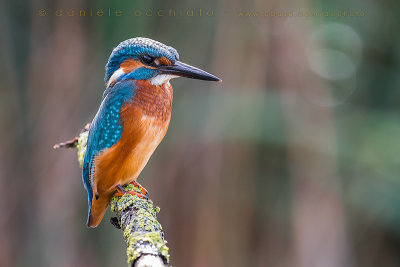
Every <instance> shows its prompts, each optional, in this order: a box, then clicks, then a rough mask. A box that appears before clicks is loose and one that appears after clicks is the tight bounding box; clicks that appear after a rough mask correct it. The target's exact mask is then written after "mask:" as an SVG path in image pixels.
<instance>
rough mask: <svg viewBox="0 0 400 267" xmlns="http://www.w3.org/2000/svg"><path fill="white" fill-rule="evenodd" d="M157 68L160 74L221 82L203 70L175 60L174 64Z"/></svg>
mask: <svg viewBox="0 0 400 267" xmlns="http://www.w3.org/2000/svg"><path fill="white" fill-rule="evenodd" d="M158 70H159V71H160V73H162V74H170V75H177V76H181V77H186V78H191V79H198V80H205V81H215V82H221V81H222V80H221V79H220V78H218V77H216V76H214V75H212V74H210V73H208V72H205V71H204V70H201V69H198V68H196V67H193V66H190V65H188V64H185V63H182V62H180V61H176V62H175V64H174V65H171V66H160V67H158Z"/></svg>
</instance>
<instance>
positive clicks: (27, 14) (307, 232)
mask: <svg viewBox="0 0 400 267" xmlns="http://www.w3.org/2000/svg"><path fill="white" fill-rule="evenodd" d="M109 8H110V9H111V10H110V12H111V13H110V14H111V16H109V15H108V9H109ZM90 9H92V10H93V11H92V12H93V15H92V16H90V15H89V12H90ZM200 9H201V10H202V14H201V15H200ZM60 10H62V11H61V12H62V13H61V12H60ZM81 10H83V11H85V12H86V16H83V13H81ZM98 10H103V12H104V13H103V16H98V15H97V11H98ZM117 10H120V11H122V15H121V16H116V15H115V13H113V12H115V11H117ZM160 10H162V12H161V13H159V11H160ZM171 10H172V11H173V12H172V11H171ZM192 12H193V16H191V14H192ZM256 12H258V13H256ZM345 12H346V13H345ZM399 12H400V5H399V3H398V2H397V1H390V0H384V1H361V0H356V1H352V2H351V3H349V1H335V3H332V2H330V1H326V0H322V1H299V2H297V3H292V2H290V1H278V0H270V1H266V0H264V1H259V0H255V1H244V0H218V1H211V0H205V1H201V2H200V1H193V0H192V1H182V0H176V1H168V0H167V1H158V2H157V1H151V0H146V1H144V0H139V1H110V0H109V1H105V0H103V1H93V0H91V1H84V0H72V1H67V0H59V1H50V0H48V1H41V0H37V1H20V0H13V1H1V2H0V62H1V64H0V111H1V112H0V125H1V127H0V148H1V150H0V211H1V216H0V237H1V241H0V266H126V253H125V242H124V241H123V236H122V232H120V231H119V230H116V229H114V228H113V227H112V226H111V225H110V224H109V223H108V219H109V217H110V216H111V213H110V212H108V213H107V215H106V216H105V219H104V220H103V222H102V224H101V225H100V226H99V227H98V228H97V229H87V228H86V227H85V221H86V212H87V199H86V192H85V190H84V188H83V185H82V182H81V172H80V169H79V166H78V163H77V157H76V153H75V151H73V150H53V148H52V147H53V145H54V144H55V143H58V142H61V141H65V140H69V139H71V138H72V137H74V136H76V135H77V134H78V133H79V131H80V129H81V128H82V127H83V126H84V125H85V124H86V123H87V122H89V121H91V120H92V118H93V117H94V115H95V113H96V111H97V108H98V106H99V104H100V100H101V96H102V92H103V90H104V89H105V88H104V87H105V86H104V81H103V77H104V65H105V64H106V62H107V60H108V57H109V55H110V53H111V51H112V49H113V47H115V46H117V45H118V44H119V42H121V41H123V40H125V39H128V38H131V37H136V36H144V37H149V38H152V39H155V40H158V41H160V42H163V43H165V44H168V45H171V46H173V47H175V48H176V49H177V50H178V51H179V53H180V58H181V60H182V61H184V62H186V63H189V64H192V65H195V66H197V67H200V68H203V69H205V70H207V71H209V72H211V73H213V74H215V75H217V76H219V77H221V78H222V79H223V83H218V84H217V83H207V82H204V81H196V80H189V79H176V80H173V81H172V85H173V87H174V93H175V94H174V104H173V116H172V121H171V124H170V129H169V131H168V133H167V135H166V137H165V139H164V141H163V142H162V143H161V145H160V146H159V148H158V149H157V150H156V152H155V154H154V155H153V157H152V158H151V160H150V161H149V163H148V164H147V166H146V168H145V170H144V171H143V173H142V174H141V176H140V178H139V181H140V183H141V184H142V185H143V186H145V187H146V188H147V189H148V190H149V191H150V195H151V198H152V199H153V201H154V202H155V203H156V204H157V205H158V206H160V207H161V212H160V214H159V220H160V222H161V223H162V225H163V227H164V230H165V236H166V239H167V240H168V243H169V246H170V253H171V260H172V264H173V266H195V267H202V266H271V267H280V266H282V267H285V266H290V267H292V266H293V267H342V266H343V267H347V266H351V267H353V266H354V267H356V266H360V267H375V266H386V267H390V266H400V253H399V251H400V207H399V203H400V179H399V172H400V118H399V116H400V111H399V107H400V90H399V89H400V75H399V72H400V49H399V48H400V34H399V30H398V25H400V17H399V16H398V14H399ZM173 13H175V16H174V15H173ZM146 14H147V15H146ZM162 15H164V16H162Z"/></svg>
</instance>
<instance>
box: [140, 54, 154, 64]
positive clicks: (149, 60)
mask: <svg viewBox="0 0 400 267" xmlns="http://www.w3.org/2000/svg"><path fill="white" fill-rule="evenodd" d="M141 59H142V62H143V63H144V64H147V65H152V64H153V63H154V58H153V57H151V56H149V55H143V56H142V57H141Z"/></svg>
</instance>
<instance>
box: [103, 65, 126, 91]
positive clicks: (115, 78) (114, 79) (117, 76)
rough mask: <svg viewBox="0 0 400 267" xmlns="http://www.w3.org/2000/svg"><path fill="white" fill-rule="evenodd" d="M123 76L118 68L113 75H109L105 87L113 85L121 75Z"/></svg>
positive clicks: (121, 70) (122, 72)
mask: <svg viewBox="0 0 400 267" xmlns="http://www.w3.org/2000/svg"><path fill="white" fill-rule="evenodd" d="M122 74H125V72H124V71H123V69H121V68H119V69H117V70H116V71H114V73H113V75H111V77H110V79H109V80H108V83H107V87H109V86H110V84H112V83H114V82H116V81H117V79H118V78H119V77H120V76H121V75H122Z"/></svg>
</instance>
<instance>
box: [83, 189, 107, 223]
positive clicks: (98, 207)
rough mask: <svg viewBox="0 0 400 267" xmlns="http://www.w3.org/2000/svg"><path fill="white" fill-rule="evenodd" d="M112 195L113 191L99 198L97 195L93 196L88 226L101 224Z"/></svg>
mask: <svg viewBox="0 0 400 267" xmlns="http://www.w3.org/2000/svg"><path fill="white" fill-rule="evenodd" d="M111 196H112V193H111V194H103V195H101V196H99V197H98V198H97V199H96V197H95V196H93V200H92V206H91V207H90V210H89V215H88V218H87V223H86V225H87V226H88V227H92V228H95V227H97V226H98V225H99V224H100V222H101V220H102V219H103V217H104V214H105V213H106V211H107V208H108V204H110V199H111Z"/></svg>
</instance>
